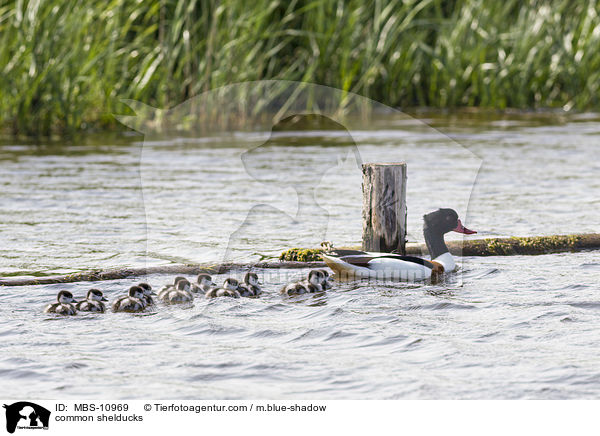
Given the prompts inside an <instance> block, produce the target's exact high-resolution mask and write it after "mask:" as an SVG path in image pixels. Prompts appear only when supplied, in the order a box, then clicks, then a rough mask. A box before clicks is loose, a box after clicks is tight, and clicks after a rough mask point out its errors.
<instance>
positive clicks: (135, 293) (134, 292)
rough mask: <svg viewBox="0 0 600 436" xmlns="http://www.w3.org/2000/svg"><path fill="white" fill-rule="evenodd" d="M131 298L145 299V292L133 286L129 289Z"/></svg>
mask: <svg viewBox="0 0 600 436" xmlns="http://www.w3.org/2000/svg"><path fill="white" fill-rule="evenodd" d="M129 296H130V297H132V298H143V297H144V290H143V289H142V288H140V287H139V286H132V287H131V288H129Z"/></svg>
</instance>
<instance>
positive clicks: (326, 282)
mask: <svg viewBox="0 0 600 436" xmlns="http://www.w3.org/2000/svg"><path fill="white" fill-rule="evenodd" d="M318 271H321V272H322V273H323V275H324V276H325V279H324V280H323V283H322V285H321V286H323V290H324V291H325V290H327V289H331V288H332V287H333V285H332V284H331V282H330V281H329V271H327V270H326V269H320V270H318Z"/></svg>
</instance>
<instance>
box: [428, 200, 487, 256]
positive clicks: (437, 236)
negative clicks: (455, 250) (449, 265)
mask: <svg viewBox="0 0 600 436" xmlns="http://www.w3.org/2000/svg"><path fill="white" fill-rule="evenodd" d="M423 221H424V224H423V234H424V235H425V242H426V243H427V248H428V250H429V254H430V255H431V258H432V259H435V258H436V257H438V256H440V255H442V254H444V253H446V252H447V251H448V247H446V243H445V242H444V235H445V234H446V233H448V232H457V233H464V234H465V235H472V234H474V233H477V232H475V231H473V230H469V229H467V228H466V227H465V226H463V224H462V222H461V220H460V218H459V217H458V214H457V213H456V211H455V210H454V209H438V210H436V211H435V212H431V213H428V214H427V215H424V216H423Z"/></svg>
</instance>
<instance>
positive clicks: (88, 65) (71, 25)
mask: <svg viewBox="0 0 600 436" xmlns="http://www.w3.org/2000/svg"><path fill="white" fill-rule="evenodd" d="M598 11H599V7H598V5H597V4H596V1H594V0H588V1H581V2H572V1H569V0H554V1H550V0H547V1H542V0H539V1H537V0H526V1H517V0H505V1H497V2H493V1H484V0H405V1H382V0H345V1H342V0H314V1H311V0H255V1H254V2H246V1H240V0H221V1H218V0H185V1H184V0H144V1H140V0H109V1H106V0H105V1H99V0H88V1H86V2H77V1H71V0H67V1H63V0H61V1H59V0H5V1H4V2H2V4H1V5H0V126H2V127H3V128H4V129H8V130H10V131H11V132H12V133H14V134H16V135H33V136H39V135H50V134H54V133H57V134H70V133H74V132H77V131H80V130H89V129H110V128H114V127H116V126H117V125H118V123H117V122H116V120H115V119H114V117H113V116H112V115H111V114H113V113H123V112H125V111H126V109H125V106H124V105H123V104H122V103H120V100H121V99H124V98H128V99H135V100H140V101H143V102H145V103H147V104H150V105H153V106H157V107H171V106H174V105H177V104H178V103H180V102H182V101H184V100H186V99H187V98H189V97H192V96H194V95H197V94H198V93H201V92H204V91H207V90H210V89H214V88H217V87H220V86H224V85H228V84H232V83H236V82H243V81H250V80H261V79H286V80H297V81H307V82H313V83H318V84H322V85H328V86H333V87H336V88H339V89H343V90H346V91H351V92H354V93H357V94H360V95H364V96H367V97H370V98H372V99H374V100H377V101H380V102H382V103H385V104H387V105H390V106H394V107H409V106H410V107H413V106H431V107H441V108H453V107H460V106H480V107H491V108H500V109H503V108H507V107H515V108H541V107H562V108H565V109H571V108H573V109H580V110H583V109H597V108H598V105H599V103H598V98H597V95H598V87H599V86H600V77H599V75H600V50H598V49H597V47H598V46H599V43H600V19H599V17H598Z"/></svg>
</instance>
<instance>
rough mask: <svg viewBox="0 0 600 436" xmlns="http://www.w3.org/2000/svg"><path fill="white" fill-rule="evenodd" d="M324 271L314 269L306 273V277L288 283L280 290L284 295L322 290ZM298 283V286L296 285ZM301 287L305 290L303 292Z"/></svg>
mask: <svg viewBox="0 0 600 436" xmlns="http://www.w3.org/2000/svg"><path fill="white" fill-rule="evenodd" d="M325 277H326V276H325V273H324V272H323V271H322V270H319V269H314V270H312V271H311V272H309V273H308V278H307V279H306V280H302V281H299V282H296V283H290V284H288V285H286V286H284V288H283V289H282V290H281V293H282V294H284V295H299V294H304V293H315V292H322V291H323V290H324V288H323V283H325V280H326V279H325ZM298 285H300V286H298ZM303 288H304V290H305V291H306V292H303Z"/></svg>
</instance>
